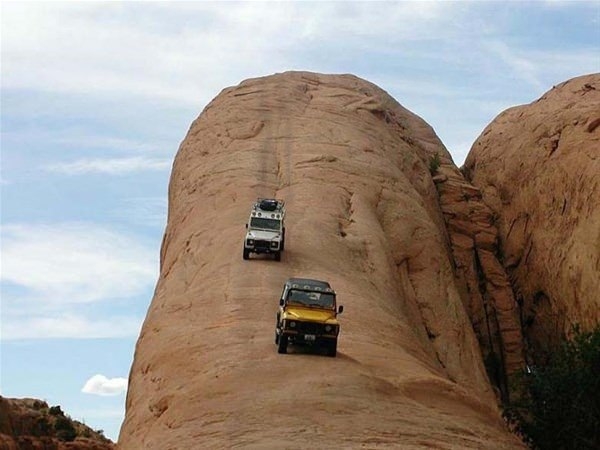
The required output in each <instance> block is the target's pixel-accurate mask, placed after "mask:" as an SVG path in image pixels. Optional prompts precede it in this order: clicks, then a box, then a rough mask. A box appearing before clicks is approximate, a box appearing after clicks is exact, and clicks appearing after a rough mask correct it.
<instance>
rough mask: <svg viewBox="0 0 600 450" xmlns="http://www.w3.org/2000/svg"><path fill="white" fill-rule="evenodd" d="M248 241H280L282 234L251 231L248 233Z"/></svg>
mask: <svg viewBox="0 0 600 450" xmlns="http://www.w3.org/2000/svg"><path fill="white" fill-rule="evenodd" d="M246 239H258V240H261V241H271V240H273V239H276V240H279V239H281V234H280V233H279V232H278V231H266V230H256V229H250V230H248V232H247V233H246Z"/></svg>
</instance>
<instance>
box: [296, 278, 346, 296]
mask: <svg viewBox="0 0 600 450" xmlns="http://www.w3.org/2000/svg"><path fill="white" fill-rule="evenodd" d="M285 283H286V284H287V285H288V286H289V287H290V288H291V289H300V290H307V291H310V290H315V291H325V292H333V293H335V291H334V290H333V289H332V288H331V286H330V285H329V283H328V282H327V281H320V280H312V279H310V278H289V279H288V280H287V281H286V282H285Z"/></svg>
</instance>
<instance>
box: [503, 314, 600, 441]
mask: <svg viewBox="0 0 600 450" xmlns="http://www.w3.org/2000/svg"><path fill="white" fill-rule="evenodd" d="M518 382H519V383H518V384H519V385H520V388H521V389H520V390H521V393H520V398H519V400H517V401H516V402H515V403H513V404H512V405H511V406H509V407H508V408H507V409H506V410H505V415H506V417H507V418H508V420H509V422H511V423H512V424H513V425H515V427H516V428H517V430H518V431H519V432H520V433H521V434H522V435H523V437H524V438H525V440H526V441H527V442H528V443H529V444H530V445H531V446H532V447H533V448H537V449H540V450H545V449H552V450H558V449H564V450H571V449H572V450H587V449H589V450H591V449H598V448H600V326H598V327H597V328H596V329H595V330H594V331H591V332H582V331H581V330H580V328H579V327H575V328H574V329H573V338H572V339H571V340H567V341H564V342H563V343H562V344H561V346H560V348H559V349H558V351H557V352H556V353H555V354H554V355H552V357H551V358H550V361H549V363H548V364H547V365H545V366H544V367H538V368H535V369H533V370H531V372H530V373H527V374H524V375H523V376H522V377H521V378H520V379H519V380H518Z"/></svg>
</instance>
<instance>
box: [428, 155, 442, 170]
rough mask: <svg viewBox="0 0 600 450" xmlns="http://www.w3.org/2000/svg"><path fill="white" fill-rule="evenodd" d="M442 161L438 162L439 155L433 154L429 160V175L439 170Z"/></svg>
mask: <svg viewBox="0 0 600 450" xmlns="http://www.w3.org/2000/svg"><path fill="white" fill-rule="evenodd" d="M441 164H442V161H441V160H440V154H439V153H437V152H436V153H435V154H434V155H433V156H431V157H430V158H429V172H430V173H431V175H435V174H436V173H437V171H438V169H439V168H440V165H441Z"/></svg>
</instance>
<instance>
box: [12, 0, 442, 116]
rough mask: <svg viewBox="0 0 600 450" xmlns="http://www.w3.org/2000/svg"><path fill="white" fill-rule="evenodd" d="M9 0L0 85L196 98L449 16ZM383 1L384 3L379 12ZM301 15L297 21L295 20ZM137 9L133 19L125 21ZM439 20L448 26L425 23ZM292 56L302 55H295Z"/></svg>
mask: <svg viewBox="0 0 600 450" xmlns="http://www.w3.org/2000/svg"><path fill="white" fill-rule="evenodd" d="M378 6H379V7H378V8H373V5H372V4H369V3H350V4H342V3H337V2H333V3H332V2H318V3H302V2H268V3H258V2H239V3H238V2H236V3H233V2H232V3H223V2H193V3H192V2H190V3H185V2H180V3H176V4H172V3H170V4H161V3H152V4H149V3H145V4H136V3H125V4H122V3H112V4H111V3H103V4H101V6H99V4H95V3H91V4H90V3H88V4H84V5H80V4H77V5H75V4H66V5H65V4H59V3H52V4H49V5H43V6H40V5H39V4H35V5H28V4H24V5H23V4H17V5H15V4H9V5H7V7H6V8H5V11H4V14H5V17H9V18H10V20H8V19H6V20H5V21H4V22H3V65H5V67H6V68H7V70H6V71H5V72H6V73H3V86H4V87H5V88H8V89H35V90H42V91H48V90H50V91H54V92H79V93H84V94H96V95H98V94H101V95H103V94H104V93H106V94H109V95H111V96H117V95H121V94H126V95H127V96H135V95H141V96H145V97H149V98H153V99H160V98H162V99H170V100H173V101H176V102H178V103H187V104H193V105H196V106H199V105H202V104H204V103H206V102H207V101H208V100H209V99H210V98H211V97H213V96H214V95H216V94H217V93H218V91H220V90H221V89H222V88H223V87H225V86H227V85H230V84H237V83H238V82H239V81H240V79H241V78H248V77H252V76H258V75H264V74H266V73H272V72H278V71H282V70H286V69H289V68H290V67H292V66H296V65H297V63H296V64H294V63H293V61H297V62H301V61H302V59H300V60H299V59H298V58H299V57H300V58H302V57H301V55H303V54H306V51H307V50H309V49H310V48H311V46H313V45H314V43H312V39H318V40H319V41H320V44H319V45H321V44H326V43H331V42H340V40H342V41H344V40H348V39H362V38H364V37H369V38H372V39H373V40H374V41H375V42H377V43H378V45H381V42H382V39H384V42H389V39H392V38H393V39H394V40H398V39H407V40H411V41H412V40H415V39H420V38H419V36H420V35H421V33H419V30H422V29H423V28H424V27H426V26H427V28H428V39H430V38H431V34H432V33H440V32H445V31H444V30H447V29H448V27H449V26H450V25H451V24H452V23H453V22H452V20H451V19H452V17H451V15H450V14H449V12H448V11H449V8H448V7H447V5H445V4H443V2H400V3H381V4H378ZM382 8H384V10H383V11H382ZM299 17H301V18H302V20H298V18H299ZM133 18H135V20H132V19H133ZM433 21H436V22H438V21H443V22H444V23H446V24H447V25H448V26H435V27H434V26H431V24H432V22H433ZM296 55H300V56H296Z"/></svg>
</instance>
